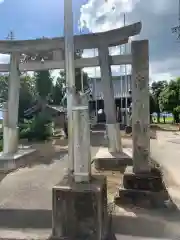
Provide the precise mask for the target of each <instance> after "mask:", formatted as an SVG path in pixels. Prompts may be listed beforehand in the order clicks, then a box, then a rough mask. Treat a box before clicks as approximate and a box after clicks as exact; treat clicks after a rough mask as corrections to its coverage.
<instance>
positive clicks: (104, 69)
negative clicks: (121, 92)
mask: <svg viewBox="0 0 180 240" xmlns="http://www.w3.org/2000/svg"><path fill="white" fill-rule="evenodd" d="M99 62H100V68H101V86H102V90H103V97H104V108H105V114H106V131H107V135H108V148H100V149H99V151H98V153H97V154H96V156H95V158H94V165H95V168H96V169H98V170H117V171H118V170H120V169H121V168H122V165H123V164H126V165H127V164H128V163H129V162H132V159H131V158H130V157H129V156H128V155H127V154H126V153H125V152H124V150H123V148H122V142H121V136H120V125H119V123H118V122H117V114H116V108H115V100H114V89H113V83H112V74H111V65H110V56H109V49H108V45H107V44H105V43H104V41H103V39H101V41H100V44H99Z"/></svg>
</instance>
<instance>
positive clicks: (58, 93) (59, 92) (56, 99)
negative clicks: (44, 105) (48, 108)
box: [51, 73, 65, 105]
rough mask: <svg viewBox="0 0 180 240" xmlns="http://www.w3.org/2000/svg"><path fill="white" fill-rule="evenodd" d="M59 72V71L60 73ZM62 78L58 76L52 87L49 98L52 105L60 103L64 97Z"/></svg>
mask: <svg viewBox="0 0 180 240" xmlns="http://www.w3.org/2000/svg"><path fill="white" fill-rule="evenodd" d="M60 74H61V73H60ZM64 85H65V84H64V78H61V77H58V78H57V80H56V83H55V85H54V86H53V87H52V93H51V100H52V103H53V104H54V105H60V104H61V101H62V98H63V97H64V92H65V91H64Z"/></svg>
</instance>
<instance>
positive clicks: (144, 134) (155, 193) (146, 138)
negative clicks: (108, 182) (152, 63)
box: [115, 40, 167, 208]
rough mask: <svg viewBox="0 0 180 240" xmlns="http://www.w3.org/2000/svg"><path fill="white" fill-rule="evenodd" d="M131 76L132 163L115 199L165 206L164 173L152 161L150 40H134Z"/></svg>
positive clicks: (125, 173)
mask: <svg viewBox="0 0 180 240" xmlns="http://www.w3.org/2000/svg"><path fill="white" fill-rule="evenodd" d="M132 77H133V82H132V134H133V153H132V157H133V167H127V168H126V170H125V172H124V176H123V187H124V188H121V187H120V190H119V196H120V198H119V197H117V198H116V199H115V200H116V201H117V202H119V201H121V200H122V201H123V202H128V201H129V200H128V199H129V198H130V199H131V200H130V201H131V203H134V204H135V205H137V204H138V206H142V207H148V208H149V207H159V206H160V207H162V206H163V204H164V201H165V200H167V195H166V194H165V193H166V191H165V187H164V184H163V181H162V174H161V172H160V170H159V169H157V168H155V167H154V166H152V165H151V162H150V126H149V114H150V113H149V53H148V40H142V41H134V42H132ZM119 203H120V202H119ZM144 204H145V205H144Z"/></svg>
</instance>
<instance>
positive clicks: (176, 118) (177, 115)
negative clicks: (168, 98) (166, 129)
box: [173, 112, 179, 123]
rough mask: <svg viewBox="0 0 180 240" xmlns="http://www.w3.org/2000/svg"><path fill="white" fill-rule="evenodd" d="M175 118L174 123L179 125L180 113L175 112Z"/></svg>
mask: <svg viewBox="0 0 180 240" xmlns="http://www.w3.org/2000/svg"><path fill="white" fill-rule="evenodd" d="M173 117H174V123H179V113H178V112H174V113H173Z"/></svg>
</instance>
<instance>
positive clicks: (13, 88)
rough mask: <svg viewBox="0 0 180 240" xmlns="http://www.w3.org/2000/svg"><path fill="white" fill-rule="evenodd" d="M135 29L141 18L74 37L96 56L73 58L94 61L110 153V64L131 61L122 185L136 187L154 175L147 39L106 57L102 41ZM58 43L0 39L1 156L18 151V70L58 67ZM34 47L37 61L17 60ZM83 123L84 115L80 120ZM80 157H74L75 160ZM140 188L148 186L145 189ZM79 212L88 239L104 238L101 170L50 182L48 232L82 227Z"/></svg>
mask: <svg viewBox="0 0 180 240" xmlns="http://www.w3.org/2000/svg"><path fill="white" fill-rule="evenodd" d="M140 31H141V23H135V24H132V25H129V26H125V27H123V28H120V29H116V30H112V31H108V32H104V33H96V34H90V35H81V36H75V37H74V43H75V50H77V49H91V48H98V50H99V56H98V57H94V58H87V59H77V60H75V67H79V68H83V67H94V66H100V68H101V75H102V89H103V95H104V103H105V113H106V119H107V120H106V121H107V122H106V124H107V132H108V139H109V152H113V153H120V152H122V145H121V139H120V131H119V126H118V125H117V121H116V112H115V102H114V94H113V87H112V80H111V70H110V65H121V64H132V69H133V73H132V77H133V88H132V102H133V106H132V109H133V113H132V130H133V169H132V171H131V172H130V173H128V174H127V175H126V174H125V175H124V187H125V188H127V191H131V190H134V189H135V188H136V190H139V189H140V188H141V185H142V181H145V182H147V184H146V185H148V187H149V186H150V185H151V181H152V177H153V179H155V180H156V177H157V175H156V176H154V175H153V172H152V171H151V164H150V161H149V145H150V136H149V87H148V83H149V53H148V41H147V40H143V41H133V42H132V45H131V49H132V54H130V55H119V56H112V57H110V56H109V51H108V47H109V46H116V45H121V44H125V43H127V42H128V39H129V37H130V36H134V35H137V34H139V33H140ZM64 49H65V44H64V38H55V39H39V40H26V41H14V40H13V41H0V52H1V53H6V54H7V53H8V54H11V60H10V64H2V65H0V71H1V72H10V77H9V95H8V104H7V105H8V106H7V109H5V110H6V111H5V113H6V114H5V118H4V134H5V137H4V149H3V154H2V156H1V159H4V160H6V159H8V160H9V158H10V157H11V158H12V160H13V161H14V154H16V153H17V152H18V129H17V126H18V107H19V88H20V78H19V72H20V71H37V70H47V69H63V68H64V67H65V60H64ZM44 52H45V54H44ZM47 52H48V54H47ZM37 53H38V54H39V56H40V60H42V61H34V60H32V61H31V60H29V59H24V61H23V62H21V61H20V60H21V56H22V54H25V55H28V56H32V58H33V56H36V55H37ZM78 110H79V109H78ZM83 110H85V111H86V110H87V108H83ZM77 117H78V116H77ZM85 123H87V121H84V124H85ZM77 135H78V133H77V129H76V136H77ZM73 137H74V136H73ZM73 139H74V138H73ZM71 140H72V139H71ZM70 147H72V146H70ZM88 147H90V146H88V145H87V146H86V148H88ZM86 150H87V149H86ZM7 156H8V157H7ZM76 157H77V156H76ZM83 160H85V161H86V160H87V159H81V161H83ZM81 163H82V162H79V164H81ZM82 165H83V163H82ZM84 165H85V167H84V168H83V171H82V172H81V171H80V172H76V171H75V172H74V175H76V176H78V174H79V176H80V177H81V174H82V175H83V174H86V173H87V172H88V171H89V169H88V168H89V166H88V165H89V164H84ZM10 167H11V166H10ZM71 167H72V170H73V167H74V159H72V165H71ZM77 170H79V169H77ZM139 179H140V181H139ZM159 179H160V178H159ZM141 180H142V181H141ZM156 183H157V181H153V188H154V189H155V188H156ZM154 189H153V190H154ZM143 190H144V188H143ZM145 190H148V191H149V190H151V189H150V188H148V189H145ZM158 190H159V189H158ZM146 192H147V191H146ZM84 209H86V211H84ZM82 210H83V211H82ZM84 218H85V219H86V220H88V223H87V224H88V226H89V225H91V226H90V230H91V233H92V232H93V233H94V234H95V235H96V237H95V238H94V239H98V240H102V239H105V238H104V236H105V235H106V230H107V186H106V178H105V177H103V176H91V178H90V179H88V180H87V181H85V182H83V183H82V182H79V183H77V182H76V181H74V180H73V179H72V178H71V177H70V176H68V178H64V179H63V180H62V182H61V183H60V184H59V185H57V186H55V187H54V188H53V237H55V238H57V239H58V238H66V237H70V238H71V239H72V238H73V237H74V236H77V235H78V234H79V232H81V233H82V232H83V231H84V224H85V223H86V221H84ZM89 218H90V220H91V221H90V222H89ZM86 227H87V226H86ZM77 231H79V232H77ZM78 236H79V235H78ZM73 239H74V238H73Z"/></svg>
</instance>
